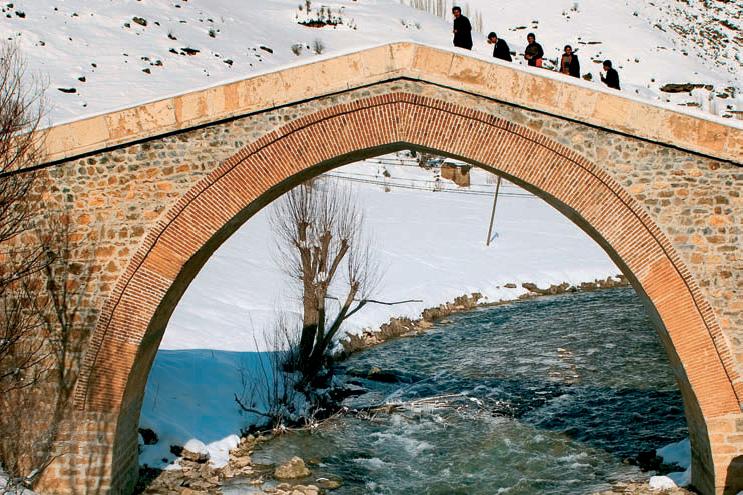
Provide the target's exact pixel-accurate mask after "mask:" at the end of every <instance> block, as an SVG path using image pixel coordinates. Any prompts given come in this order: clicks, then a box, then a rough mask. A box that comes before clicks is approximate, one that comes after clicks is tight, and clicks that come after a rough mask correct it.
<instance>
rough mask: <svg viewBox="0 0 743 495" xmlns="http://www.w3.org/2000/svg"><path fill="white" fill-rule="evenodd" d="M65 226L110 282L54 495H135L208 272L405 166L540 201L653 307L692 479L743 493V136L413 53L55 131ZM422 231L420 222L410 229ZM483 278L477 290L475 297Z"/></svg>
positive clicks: (536, 72)
mask: <svg viewBox="0 0 743 495" xmlns="http://www.w3.org/2000/svg"><path fill="white" fill-rule="evenodd" d="M46 147H47V159H46V162H45V163H42V164H39V169H40V174H41V175H42V176H45V177H47V178H48V179H49V180H50V181H51V184H52V186H51V187H50V188H49V189H48V190H47V191H45V194H44V200H45V202H46V205H47V209H54V208H59V209H63V208H66V209H68V210H69V211H70V214H71V219H72V224H73V232H74V234H75V236H74V239H76V241H77V242H78V244H77V247H78V248H80V249H78V250H77V251H75V252H79V253H82V252H83V251H84V250H83V247H85V246H86V245H95V251H94V254H93V255H90V256H83V255H82V254H80V255H79V257H80V259H79V261H80V262H81V263H83V264H84V265H87V266H88V267H92V268H93V270H92V272H91V273H92V276H91V280H90V281H89V282H88V291H87V294H88V296H87V298H86V300H85V308H84V309H85V311H86V312H87V314H88V316H90V317H91V319H92V321H94V322H95V323H94V325H93V328H92V329H91V336H90V339H89V341H88V342H87V343H86V345H85V353H84V358H83V360H82V366H81V371H80V377H79V380H78V383H77V385H76V388H75V392H74V409H73V410H71V411H70V412H69V413H68V414H67V417H66V418H65V421H64V422H63V425H62V430H61V436H60V440H59V442H58V445H57V447H58V449H59V450H58V451H59V452H60V453H62V454H63V455H61V456H60V457H58V458H57V459H56V460H55V461H54V463H53V464H52V465H51V466H50V467H49V469H47V471H46V473H45V475H44V477H43V478H42V480H41V484H40V491H41V492H42V493H83V494H98V493H101V494H102V493H114V494H126V493H129V492H130V491H131V488H132V485H133V483H134V481H135V479H136V477H137V423H138V419H139V410H140V406H141V403H142V398H143V394H144V389H145V383H146V381H147V376H148V373H149V371H150V367H151V365H152V361H153V359H154V356H155V353H156V351H157V348H158V345H159V342H160V339H161V337H162V335H163V332H164V330H165V327H166V324H167V322H168V319H169V317H170V315H171V313H172V311H173V309H174V307H175V305H176V304H177V302H178V300H179V299H180V297H181V295H182V294H183V292H184V291H185V289H186V287H187V286H188V284H189V282H190V281H191V280H192V279H193V277H194V276H195V274H196V273H197V272H198V271H199V270H200V268H201V267H202V266H203V264H204V263H205V261H206V260H207V258H208V257H209V256H210V255H211V254H212V253H213V252H214V251H215V250H216V249H217V248H218V247H219V245H220V244H221V243H222V242H223V241H224V240H225V239H226V238H227V237H229V236H230V235H231V234H232V233H233V232H235V230H236V229H237V228H239V227H240V225H242V224H243V223H244V222H246V221H247V220H249V219H250V217H251V216H252V215H254V214H255V213H256V212H257V211H259V210H260V209H261V208H263V207H265V206H266V205H268V204H269V203H270V202H271V201H273V200H274V199H276V198H277V197H278V196H279V195H281V194H282V193H284V192H286V191H287V190H289V189H290V188H291V187H293V186H295V185H297V184H298V183H300V182H301V181H304V180H306V179H309V178H311V177H313V176H316V175H318V174H321V173H323V172H326V171H328V170H331V169H333V168H334V167H339V166H341V165H344V164H347V163H350V162H354V161H357V160H360V159H364V158H367V157H372V156H376V155H380V154H383V153H388V152H392V151H396V150H401V149H416V150H425V151H430V152H435V153H437V154H440V155H445V156H450V157H454V158H457V159H461V160H464V161H466V162H469V163H471V164H473V165H475V166H478V167H482V168H484V169H487V170H489V171H492V172H493V173H495V174H498V175H501V176H503V177H505V178H507V179H508V180H510V181H512V182H514V183H516V184H518V185H520V186H522V187H524V188H525V189H527V190H529V191H531V192H532V193H534V194H536V195H538V196H539V197H541V198H542V199H544V200H545V201H547V202H548V203H549V204H550V205H552V206H553V207H555V208H556V209H557V210H559V211H561V212H562V213H563V214H565V215H566V216H568V217H569V218H570V219H571V220H572V221H573V222H574V223H575V224H576V225H578V226H579V227H580V228H581V229H582V230H584V231H585V232H586V233H587V234H588V235H590V236H591V237H592V238H593V239H595V240H596V242H598V243H599V244H600V245H601V246H602V247H603V248H604V250H605V251H606V252H607V254H608V255H609V256H610V257H611V258H612V259H613V260H614V261H615V262H616V264H617V265H618V266H619V267H620V269H621V270H622V271H623V273H624V274H625V275H626V276H627V277H628V279H629V280H630V281H631V282H632V285H633V286H634V288H635V290H636V291H637V293H638V294H639V295H640V296H641V298H643V300H644V301H645V303H646V307H647V310H648V313H649V314H650V315H651V318H652V319H653V321H654V323H655V325H656V327H657V330H658V332H659V334H660V336H661V339H662V341H663V343H664V345H665V349H666V351H667V354H668V358H669V361H670V364H671V366H672V367H673V369H674V371H675V375H676V377H677V381H678V384H679V387H680V389H681V391H682V393H683V397H684V402H685V409H686V417H687V421H688V425H689V430H690V436H691V441H692V450H693V483H694V485H695V486H696V487H697V488H698V489H699V490H700V491H701V492H702V493H704V494H707V495H711V494H731V493H737V492H738V490H743V413H742V412H741V407H742V406H743V298H741V289H742V288H743V237H742V235H741V234H742V232H741V230H742V228H741V218H742V216H741V213H742V210H743V200H742V199H741V193H742V192H743V168H741V163H742V160H743V130H742V129H741V127H740V126H739V125H737V126H736V125H735V123H731V125H725V124H724V123H723V122H722V121H721V120H715V119H711V120H705V119H702V118H699V117H696V116H693V115H691V114H688V113H683V112H682V111H681V110H673V109H667V108H661V107H658V106H654V105H652V104H650V103H647V102H642V101H639V100H636V99H632V98H628V97H627V96H625V93H618V92H611V91H610V90H605V89H604V88H602V87H599V85H595V84H594V85H590V84H588V83H585V82H583V81H577V80H573V79H570V78H564V77H561V76H559V75H555V74H553V73H548V72H547V71H543V70H541V69H526V68H523V69H522V68H517V67H514V66H511V65H508V64H502V63H499V62H492V61H486V60H482V59H478V58H474V57H471V56H469V55H468V54H467V55H466V54H464V53H454V52H451V51H446V50H441V49H434V48H430V47H426V46H421V45H416V44H412V43H396V44H391V45H385V46H381V47H377V48H372V49H368V50H364V51H360V52H357V53H352V54H348V55H342V56H337V57H334V58H326V59H323V60H320V61H317V62H315V63H311V64H308V65H302V66H297V67H291V68H287V69H283V70H280V71H277V72H272V73H268V74H264V75H259V76H255V77H252V78H249V79H246V80H242V81H237V82H232V83H229V84H224V85H222V86H218V87H213V88H210V89H205V90H201V91H196V92H193V93H189V94H184V95H180V96H176V97H172V98H166V99H163V100H160V101H154V102H151V103H147V104H144V105H140V106H137V107H133V108H129V109H125V110H121V111H116V112H112V113H109V114H106V115H100V116H96V117H92V118H88V119H85V120H80V121H76V122H72V123H69V124H64V125H60V126H57V127H53V128H51V129H49V130H48V132H47V140H46ZM401 215H404V212H401ZM464 282H465V281H463V283H464Z"/></svg>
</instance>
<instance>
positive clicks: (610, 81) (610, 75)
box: [601, 60, 621, 89]
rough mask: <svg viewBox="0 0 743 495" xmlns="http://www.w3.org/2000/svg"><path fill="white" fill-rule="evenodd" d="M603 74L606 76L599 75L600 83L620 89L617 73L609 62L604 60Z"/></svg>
mask: <svg viewBox="0 0 743 495" xmlns="http://www.w3.org/2000/svg"><path fill="white" fill-rule="evenodd" d="M604 72H606V76H604V74H601V82H602V83H604V84H606V85H607V86H609V87H610V88H613V89H621V88H620V87H619V73H618V72H617V71H616V69H614V68H612V66H611V60H604Z"/></svg>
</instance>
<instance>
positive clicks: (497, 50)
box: [488, 33, 512, 62]
mask: <svg viewBox="0 0 743 495" xmlns="http://www.w3.org/2000/svg"><path fill="white" fill-rule="evenodd" d="M488 43H490V44H491V45H495V47H494V48H493V57H495V58H497V59H500V60H505V61H506V62H511V61H512V59H511V50H510V49H509V48H508V43H506V40H502V39H499V38H498V35H497V34H495V33H490V34H489V35H488Z"/></svg>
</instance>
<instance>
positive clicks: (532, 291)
mask: <svg viewBox="0 0 743 495" xmlns="http://www.w3.org/2000/svg"><path fill="white" fill-rule="evenodd" d="M629 285H630V284H629V281H628V280H627V278H626V277H624V276H623V275H616V276H615V277H607V278H606V279H604V280H594V281H593V282H583V283H581V284H579V285H571V284H568V283H562V284H559V285H550V286H549V287H547V288H540V287H538V286H537V285H536V284H533V283H529V282H524V283H522V284H521V287H522V288H523V289H525V290H526V292H523V293H521V294H520V295H519V296H517V297H516V298H515V299H500V300H498V301H490V300H488V299H487V297H485V296H483V295H482V294H481V293H479V292H473V293H471V294H464V295H462V296H459V297H457V298H455V299H454V300H453V301H450V302H446V303H444V304H440V305H438V306H435V307H432V308H427V309H425V310H423V312H422V314H421V317H420V318H417V319H411V318H405V317H397V318H390V320H389V322H387V323H385V324H383V325H381V326H380V327H379V328H378V329H376V330H371V329H368V330H363V331H362V332H361V333H359V334H351V335H348V336H347V337H346V338H344V339H342V340H341V341H340V344H341V347H342V351H341V352H340V353H339V355H338V356H337V357H338V358H339V359H343V358H345V357H347V356H350V355H351V354H353V353H356V352H359V351H362V350H364V349H369V348H370V347H374V346H376V345H379V344H381V343H383V342H387V341H388V340H392V339H397V338H401V337H412V336H414V335H417V334H420V333H422V332H425V331H427V330H429V329H431V328H432V327H433V326H434V324H436V323H439V322H442V321H443V320H444V319H445V318H446V317H447V316H450V315H453V314H455V313H461V312H464V311H470V310H472V309H475V308H479V307H485V306H495V305H499V304H509V303H513V302H517V301H523V300H525V299H533V298H535V297H543V296H554V295H558V294H565V293H568V292H590V291H595V290H602V289H614V288H617V287H629ZM503 287H504V288H506V289H517V288H518V286H517V285H516V284H515V283H509V284H505V285H504V286H503ZM497 288H500V287H497Z"/></svg>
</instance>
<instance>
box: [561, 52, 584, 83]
mask: <svg viewBox="0 0 743 495" xmlns="http://www.w3.org/2000/svg"><path fill="white" fill-rule="evenodd" d="M560 72H562V73H563V74H567V75H569V76H573V77H580V62H579V61H578V55H576V54H575V53H573V47H572V46H570V45H565V52H564V53H563V54H562V59H561V60H560Z"/></svg>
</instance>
